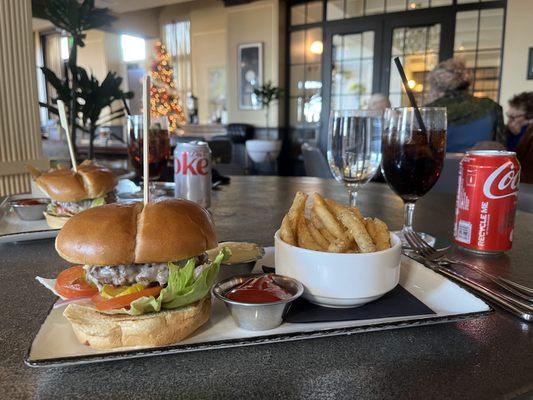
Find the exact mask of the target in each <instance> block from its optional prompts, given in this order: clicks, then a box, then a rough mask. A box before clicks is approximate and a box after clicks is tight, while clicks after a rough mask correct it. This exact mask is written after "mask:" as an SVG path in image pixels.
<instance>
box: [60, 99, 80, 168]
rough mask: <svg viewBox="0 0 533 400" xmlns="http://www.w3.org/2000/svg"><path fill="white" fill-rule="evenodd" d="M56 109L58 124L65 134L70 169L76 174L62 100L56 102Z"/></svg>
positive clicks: (74, 156)
mask: <svg viewBox="0 0 533 400" xmlns="http://www.w3.org/2000/svg"><path fill="white" fill-rule="evenodd" d="M57 109H58V110H59V122H60V123H61V127H62V128H63V129H64V130H65V133H66V134H67V143H68V152H69V153H70V161H71V162H72V169H73V170H74V172H78V164H77V163H76V155H75V154H74V146H73V145H72V137H71V136H70V132H69V130H68V122H67V113H66V112H65V103H63V100H58V101H57Z"/></svg>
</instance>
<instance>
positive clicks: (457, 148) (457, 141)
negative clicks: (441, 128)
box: [446, 114, 494, 152]
mask: <svg viewBox="0 0 533 400" xmlns="http://www.w3.org/2000/svg"><path fill="white" fill-rule="evenodd" d="M493 127H494V117H493V116H492V114H489V115H487V116H485V117H483V118H480V119H477V120H475V121H472V122H469V123H467V124H464V125H448V130H447V133H446V151H447V152H462V151H466V150H468V149H470V148H472V147H473V146H475V144H476V143H478V142H486V141H491V140H492V131H493Z"/></svg>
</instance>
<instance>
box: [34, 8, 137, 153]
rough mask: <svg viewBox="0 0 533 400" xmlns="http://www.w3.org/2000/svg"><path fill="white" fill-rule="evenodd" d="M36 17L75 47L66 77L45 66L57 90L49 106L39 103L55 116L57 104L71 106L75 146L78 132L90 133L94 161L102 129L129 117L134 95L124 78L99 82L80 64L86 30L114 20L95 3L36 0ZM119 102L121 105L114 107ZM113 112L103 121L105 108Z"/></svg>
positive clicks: (110, 75) (48, 79)
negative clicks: (129, 103)
mask: <svg viewBox="0 0 533 400" xmlns="http://www.w3.org/2000/svg"><path fill="white" fill-rule="evenodd" d="M32 11H33V16H34V17H37V18H42V19H46V20H48V21H50V22H51V23H53V24H54V25H55V26H56V27H57V28H58V29H60V30H61V32H62V33H65V34H67V35H69V36H70V38H71V43H72V46H71V48H70V53H69V58H68V61H67V71H68V73H67V74H66V76H65V78H63V79H62V78H59V77H58V76H57V75H56V74H55V73H54V72H53V71H52V70H50V69H49V68H46V67H42V68H41V70H42V71H43V74H44V78H45V80H46V82H47V83H49V84H50V85H51V86H52V87H53V88H54V89H55V91H56V97H54V98H52V99H51V102H50V103H39V104H40V106H41V107H46V108H47V109H48V111H49V112H51V113H52V114H56V115H58V114H59V112H58V110H57V105H56V102H57V100H58V99H59V100H63V102H64V103H65V104H67V105H68V115H69V125H70V129H69V130H70V133H71V136H72V143H73V144H74V146H75V144H76V133H77V131H78V130H81V131H83V132H87V133H89V159H92V158H94V145H93V142H94V139H95V136H96V130H97V128H98V127H99V126H102V125H104V124H107V123H109V122H111V121H113V120H115V119H118V118H122V117H124V116H125V115H126V112H127V106H126V102H125V100H126V99H130V98H132V97H133V93H132V92H124V91H123V90H122V89H121V88H120V86H121V84H122V78H121V77H120V76H117V74H116V73H115V72H108V74H107V76H106V77H105V79H104V80H103V81H102V83H100V82H99V81H98V79H96V78H95V77H94V76H93V75H92V74H88V73H87V71H86V70H85V69H84V68H82V67H80V66H78V65H77V57H78V47H84V46H85V41H84V40H85V37H86V34H85V33H84V32H85V31H87V30H89V29H98V28H102V27H105V26H109V25H110V24H111V22H113V21H114V20H115V17H114V16H112V15H111V14H110V13H109V10H108V9H107V8H97V7H95V4H94V0H83V1H82V2H79V1H78V0H33V1H32ZM116 100H120V101H121V102H120V103H119V104H120V105H119V106H116V105H115V106H114V107H115V108H114V109H113V108H112V106H113V104H116V102H115V101H116ZM106 108H109V109H110V112H109V113H108V115H107V116H106V117H104V118H101V115H102V112H103V110H104V109H106Z"/></svg>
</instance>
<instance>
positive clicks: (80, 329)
mask: <svg viewBox="0 0 533 400" xmlns="http://www.w3.org/2000/svg"><path fill="white" fill-rule="evenodd" d="M63 315H64V316H65V317H66V318H67V319H68V320H69V322H70V323H71V325H72V329H73V330H74V334H75V335H76V338H77V339H78V341H79V342H80V343H81V344H85V345H88V346H90V347H92V348H95V349H120V348H128V347H156V346H165V345H169V344H174V343H178V342H180V341H181V340H183V339H185V338H186V337H187V336H189V335H190V334H191V333H193V332H194V331H195V330H197V329H198V328H199V327H201V326H202V325H203V324H205V323H206V322H207V321H208V320H209V317H210V315H211V297H210V296H207V297H204V298H203V299H202V300H200V301H197V302H196V303H193V304H190V305H188V306H185V307H181V308H178V309H176V310H164V311H160V312H156V313H151V314H143V315H139V316H131V315H124V314H113V315H110V314H103V313H101V312H98V311H96V310H95V309H92V308H90V307H84V306H81V305H78V304H76V303H73V304H69V305H68V306H67V308H66V309H65V311H64V313H63Z"/></svg>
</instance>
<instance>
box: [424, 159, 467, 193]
mask: <svg viewBox="0 0 533 400" xmlns="http://www.w3.org/2000/svg"><path fill="white" fill-rule="evenodd" d="M463 155H464V154H463V153H446V158H445V159H444V165H443V167H442V172H441V174H440V177H439V180H438V181H437V183H435V186H433V189H432V191H434V192H438V193H448V194H453V195H456V194H457V184H458V182H459V163H460V162H461V159H462V158H463Z"/></svg>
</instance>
